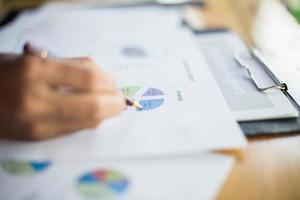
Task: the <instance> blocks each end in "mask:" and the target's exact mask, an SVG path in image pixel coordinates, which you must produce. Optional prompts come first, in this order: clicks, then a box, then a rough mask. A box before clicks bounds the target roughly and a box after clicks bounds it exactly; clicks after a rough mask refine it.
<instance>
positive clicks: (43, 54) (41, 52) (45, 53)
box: [24, 43, 143, 109]
mask: <svg viewBox="0 0 300 200" xmlns="http://www.w3.org/2000/svg"><path fill="white" fill-rule="evenodd" d="M24 53H34V54H37V55H39V56H40V57H42V58H48V57H49V51H48V50H47V49H41V50H39V49H37V48H35V47H33V46H32V45H31V44H30V43H26V44H25V45H24ZM124 99H125V102H126V105H127V106H132V107H134V108H136V109H143V106H142V105H141V104H139V103H138V102H137V101H135V100H132V99H129V98H127V97H124Z"/></svg>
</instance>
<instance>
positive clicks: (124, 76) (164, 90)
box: [0, 10, 245, 160]
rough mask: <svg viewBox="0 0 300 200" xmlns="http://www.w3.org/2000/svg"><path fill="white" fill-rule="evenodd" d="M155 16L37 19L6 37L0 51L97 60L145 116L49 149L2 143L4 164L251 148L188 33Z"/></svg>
mask: <svg viewBox="0 0 300 200" xmlns="http://www.w3.org/2000/svg"><path fill="white" fill-rule="evenodd" d="M150 11H151V12H145V10H142V11H139V12H131V11H130V12H124V11H122V12H121V11H120V12H117V11H110V12H108V11H103V12H101V10H96V11H95V10H94V11H72V12H71V11H70V12H49V13H48V12H46V13H45V12H44V13H40V14H38V13H37V14H32V13H30V14H25V15H24V16H23V17H21V18H20V19H19V20H17V21H16V22H15V24H13V25H12V26H10V27H7V29H6V30H4V31H2V32H1V33H0V36H1V35H6V39H5V41H3V42H4V43H5V46H3V48H2V49H1V50H10V51H13V52H19V51H20V50H21V47H22V45H23V44H24V42H25V41H31V42H32V43H34V44H37V45H38V46H42V47H47V48H48V49H49V51H50V52H51V53H53V54H55V55H56V56H60V57H72V56H80V55H89V56H91V57H92V58H93V59H94V60H95V61H96V62H97V63H98V64H99V66H101V67H102V68H103V69H104V70H105V71H107V72H109V73H110V74H112V75H113V76H114V77H115V78H116V80H117V82H118V86H119V88H120V90H121V91H122V92H123V93H124V95H125V96H128V97H131V98H134V99H136V100H138V101H139V102H140V103H141V104H142V105H143V106H144V109H143V110H141V111H139V110H135V109H132V108H127V109H126V110H125V111H124V112H123V113H122V114H121V115H120V116H118V117H115V118H112V119H109V120H107V121H105V122H103V123H102V124H101V125H100V126H99V127H98V128H97V129H95V130H85V131H81V132H78V133H76V134H73V135H70V136H66V137H62V138H57V139H54V140H50V141H45V142H37V143H28V142H11V141H10V142H9V141H0V158H11V157H17V158H30V159H45V158H47V159H54V160H55V159H56V160H65V159H76V158H87V157H89V158H116V157H117V158H120V157H141V156H153V155H174V154H193V153H198V152H202V151H209V150H215V149H226V148H241V147H244V146H245V138H244V136H243V134H242V132H241V130H240V129H239V127H238V125H237V123H236V122H235V120H234V119H233V116H232V114H231V112H230V110H229V108H228V107H227V104H226V102H225V101H224V99H223V97H222V94H221V93H220V91H219V89H218V87H217V85H216V83H215V81H214V79H213V76H212V75H211V73H210V71H209V69H208V66H207V64H206V63H205V62H204V59H203V58H202V57H201V55H199V53H198V52H197V48H196V46H194V45H193V42H192V41H191V38H190V37H189V34H188V33H187V32H184V31H181V29H182V27H180V20H179V18H178V15H177V14H174V13H172V12H161V11H158V12H153V10H150ZM108 19H109V20H108ZM158 27H159V29H158ZM8 33H9V36H8ZM16 38H17V40H16ZM0 40H1V39H0ZM2 40H4V39H2ZM1 42H2V41H0V43H1ZM216 124H217V126H216Z"/></svg>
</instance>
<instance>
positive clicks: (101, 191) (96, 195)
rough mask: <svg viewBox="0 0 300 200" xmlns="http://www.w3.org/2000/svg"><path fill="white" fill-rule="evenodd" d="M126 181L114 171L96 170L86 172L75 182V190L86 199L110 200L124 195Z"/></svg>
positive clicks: (127, 184)
mask: <svg viewBox="0 0 300 200" xmlns="http://www.w3.org/2000/svg"><path fill="white" fill-rule="evenodd" d="M128 186H129V181H128V179H127V178H126V177H125V176H123V175H122V174H120V173H119V172H117V171H114V170H107V169H98V170H94V171H91V172H87V173H86V174H83V175H82V176H80V177H79V178H78V180H77V190H78V191H79V193H80V194H81V195H82V196H84V197H86V198H88V199H100V200H102V199H110V198H113V197H117V196H120V195H122V194H124V193H125V192H126V191H127V189H128Z"/></svg>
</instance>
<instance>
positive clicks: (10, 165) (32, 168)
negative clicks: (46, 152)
mask: <svg viewBox="0 0 300 200" xmlns="http://www.w3.org/2000/svg"><path fill="white" fill-rule="evenodd" d="M50 165H51V163H50V162H49V161H41V162H37V161H21V160H5V161H2V162H1V163H0V166H1V169H2V170H3V171H5V172H7V173H9V174H14V175H34V174H38V173H41V172H43V171H45V170H46V169H47V168H48V167H49V166H50Z"/></svg>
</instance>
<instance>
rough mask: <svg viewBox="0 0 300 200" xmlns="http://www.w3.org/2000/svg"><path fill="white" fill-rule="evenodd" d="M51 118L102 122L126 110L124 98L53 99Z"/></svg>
mask: <svg viewBox="0 0 300 200" xmlns="http://www.w3.org/2000/svg"><path fill="white" fill-rule="evenodd" d="M51 101H52V102H51V104H52V106H51V110H50V112H49V113H50V116H51V117H56V118H58V119H62V120H64V119H69V120H81V121H102V120H103V119H105V118H108V117H112V116H114V115H117V114H119V113H120V112H122V111H123V110H124V109H125V106H126V105H125V101H124V97H123V96H122V95H121V94H120V93H119V92H115V93H111V94H101V95H65V96H58V95H56V96H53V97H52V98H51Z"/></svg>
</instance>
